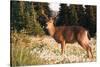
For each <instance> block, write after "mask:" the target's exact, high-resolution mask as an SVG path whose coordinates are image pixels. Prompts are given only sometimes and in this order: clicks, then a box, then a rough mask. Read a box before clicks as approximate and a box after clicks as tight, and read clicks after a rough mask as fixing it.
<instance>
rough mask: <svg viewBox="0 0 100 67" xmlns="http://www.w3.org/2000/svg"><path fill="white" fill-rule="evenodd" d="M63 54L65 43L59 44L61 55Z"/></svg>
mask: <svg viewBox="0 0 100 67" xmlns="http://www.w3.org/2000/svg"><path fill="white" fill-rule="evenodd" d="M64 53H65V41H62V42H61V55H63V54H64Z"/></svg>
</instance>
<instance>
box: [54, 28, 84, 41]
mask: <svg viewBox="0 0 100 67" xmlns="http://www.w3.org/2000/svg"><path fill="white" fill-rule="evenodd" d="M85 30H86V29H85V28H83V27H81V26H61V27H56V32H55V35H54V38H55V40H56V41H58V42H60V41H63V40H65V41H66V42H69V43H73V42H75V41H77V38H78V35H83V34H84V32H85Z"/></svg>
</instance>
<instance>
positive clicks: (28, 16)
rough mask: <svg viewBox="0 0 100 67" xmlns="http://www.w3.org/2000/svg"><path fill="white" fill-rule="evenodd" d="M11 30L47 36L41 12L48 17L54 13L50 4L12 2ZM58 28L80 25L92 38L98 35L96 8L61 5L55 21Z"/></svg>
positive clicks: (91, 6)
mask: <svg viewBox="0 0 100 67" xmlns="http://www.w3.org/2000/svg"><path fill="white" fill-rule="evenodd" d="M10 7H11V8H10V12H11V13H10V15H11V16H10V24H11V25H10V29H11V32H14V31H17V32H23V33H26V34H32V35H45V34H47V30H46V29H45V26H46V21H45V19H46V18H45V17H44V16H43V15H42V13H41V11H42V10H44V11H45V14H46V15H47V16H48V17H51V16H55V15H53V13H54V11H52V10H51V9H50V8H49V3H40V2H31V1H11V2H10ZM55 25H56V26H64V25H66V26H68V25H70V26H71V25H79V26H83V27H85V28H86V29H87V30H88V31H89V33H90V35H91V37H93V36H95V35H96V6H93V5H85V6H84V7H83V5H74V4H71V5H69V6H68V5H67V4H60V8H59V12H57V17H56V20H55Z"/></svg>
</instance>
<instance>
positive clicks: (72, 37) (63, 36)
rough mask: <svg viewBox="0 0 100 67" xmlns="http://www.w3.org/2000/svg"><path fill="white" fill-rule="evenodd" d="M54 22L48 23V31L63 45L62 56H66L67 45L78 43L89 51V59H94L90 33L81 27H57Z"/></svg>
mask: <svg viewBox="0 0 100 67" xmlns="http://www.w3.org/2000/svg"><path fill="white" fill-rule="evenodd" d="M53 22H54V21H53V20H52V19H50V20H49V21H48V22H47V29H48V31H49V33H50V35H51V36H52V37H53V38H54V39H55V40H56V42H58V43H61V54H64V51H65V43H73V42H75V41H77V42H78V43H79V44H80V46H82V47H83V48H84V49H85V50H86V51H87V54H88V57H89V58H93V55H92V50H91V47H90V46H89V44H90V42H89V37H88V31H87V30H86V29H85V28H83V27H81V26H60V27H55V26H54V24H53Z"/></svg>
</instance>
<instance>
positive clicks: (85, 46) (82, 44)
mask: <svg viewBox="0 0 100 67" xmlns="http://www.w3.org/2000/svg"><path fill="white" fill-rule="evenodd" d="M79 44H80V45H81V46H82V48H84V49H85V50H86V51H87V55H88V58H90V59H92V58H93V54H92V49H91V47H90V46H89V44H85V43H82V42H80V43H79Z"/></svg>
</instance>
